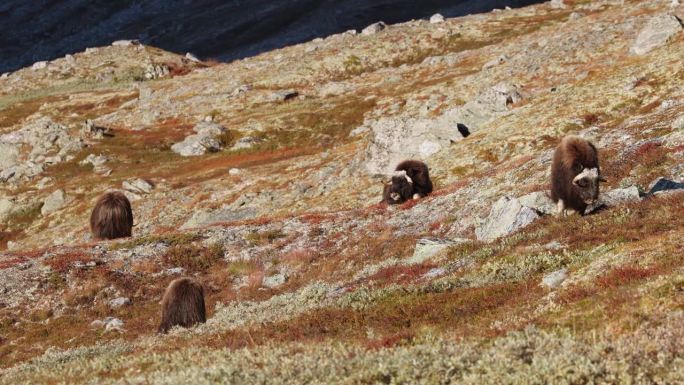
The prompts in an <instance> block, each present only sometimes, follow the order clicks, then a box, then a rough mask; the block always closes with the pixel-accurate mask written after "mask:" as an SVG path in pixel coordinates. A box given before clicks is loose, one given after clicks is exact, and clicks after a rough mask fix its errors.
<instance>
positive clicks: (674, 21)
mask: <svg viewBox="0 0 684 385" xmlns="http://www.w3.org/2000/svg"><path fill="white" fill-rule="evenodd" d="M681 32H682V22H681V21H680V20H679V19H678V18H677V17H676V16H674V15H667V14H665V15H659V16H655V17H653V18H652V19H651V20H649V21H648V23H647V24H646V26H645V27H644V29H642V30H641V32H639V36H637V39H636V41H635V42H634V45H633V46H632V48H631V52H632V53H634V54H637V55H644V54H647V53H649V52H651V51H652V50H654V49H656V48H658V47H661V46H663V45H665V44H667V42H668V41H670V39H672V38H673V37H674V36H675V35H676V34H678V33H681Z"/></svg>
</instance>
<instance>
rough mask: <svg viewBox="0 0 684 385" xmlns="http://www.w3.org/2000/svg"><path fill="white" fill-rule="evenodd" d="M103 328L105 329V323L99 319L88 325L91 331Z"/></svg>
mask: <svg viewBox="0 0 684 385" xmlns="http://www.w3.org/2000/svg"><path fill="white" fill-rule="evenodd" d="M103 327H105V323H104V322H103V321H101V320H99V319H96V320H95V321H93V322H91V323H90V328H91V329H102V328H103Z"/></svg>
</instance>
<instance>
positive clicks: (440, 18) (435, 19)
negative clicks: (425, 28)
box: [430, 13, 444, 24]
mask: <svg viewBox="0 0 684 385" xmlns="http://www.w3.org/2000/svg"><path fill="white" fill-rule="evenodd" d="M442 22H444V16H442V15H441V14H439V13H435V14H434V15H432V16H430V24H439V23H442Z"/></svg>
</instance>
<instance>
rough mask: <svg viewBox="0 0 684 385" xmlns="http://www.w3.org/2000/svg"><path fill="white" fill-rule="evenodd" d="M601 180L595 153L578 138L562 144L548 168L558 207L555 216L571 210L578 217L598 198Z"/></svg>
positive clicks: (572, 138)
mask: <svg viewBox="0 0 684 385" xmlns="http://www.w3.org/2000/svg"><path fill="white" fill-rule="evenodd" d="M599 182H605V179H603V178H602V177H601V170H600V168H599V160H598V151H597V150H596V147H594V145H593V144H591V143H590V142H589V141H587V140H586V139H583V138H580V137H579V136H574V135H569V136H566V137H565V138H563V140H561V142H560V144H559V145H558V147H557V148H556V152H555V153H554V154H553V163H552V165H551V198H552V199H553V201H554V202H556V204H557V205H558V215H565V214H567V211H568V210H574V211H576V212H578V213H580V214H581V215H584V211H585V210H586V208H587V206H588V205H590V204H592V203H594V202H596V200H597V199H598V196H599Z"/></svg>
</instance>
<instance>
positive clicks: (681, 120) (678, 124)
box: [672, 115, 684, 130]
mask: <svg viewBox="0 0 684 385" xmlns="http://www.w3.org/2000/svg"><path fill="white" fill-rule="evenodd" d="M672 129H673V130H684V115H680V116H679V117H678V118H677V119H675V120H674V121H673V122H672Z"/></svg>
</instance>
